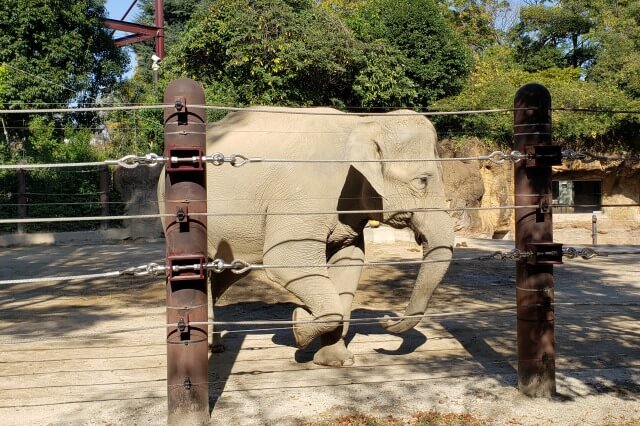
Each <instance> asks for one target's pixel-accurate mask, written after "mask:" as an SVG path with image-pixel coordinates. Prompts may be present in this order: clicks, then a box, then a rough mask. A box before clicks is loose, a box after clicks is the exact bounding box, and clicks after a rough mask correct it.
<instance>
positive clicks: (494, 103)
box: [436, 47, 640, 151]
mask: <svg viewBox="0 0 640 426" xmlns="http://www.w3.org/2000/svg"><path fill="white" fill-rule="evenodd" d="M497 75H499V76H500V79H496V78H495V76H497ZM531 82H537V83H541V84H543V85H545V86H546V87H547V88H548V89H549V91H550V93H551V97H552V102H553V105H552V106H553V108H556V109H558V110H560V109H587V110H601V111H603V112H602V113H582V112H575V111H556V112H554V113H553V115H552V117H553V125H554V138H555V142H556V143H558V144H564V145H566V146H570V147H574V148H590V149H596V150H600V151H611V150H629V149H631V150H638V149H640V137H639V136H638V135H639V130H640V116H639V115H638V114H633V113H616V114H611V113H607V112H605V111H607V110H616V111H624V110H626V111H630V110H634V109H635V110H638V109H639V108H640V104H639V103H638V102H636V101H634V100H632V99H630V98H629V97H628V96H626V94H625V93H624V92H622V91H621V90H619V89H617V88H615V87H612V86H605V85H600V84H597V83H595V82H591V81H585V80H584V79H582V77H581V70H580V69H578V68H572V67H567V68H557V67H554V68H547V69H545V70H541V71H536V72H530V71H527V70H525V69H523V68H522V66H521V65H520V64H519V63H518V62H517V60H516V57H515V52H514V51H513V50H512V49H510V48H509V47H495V48H491V49H489V50H488V51H487V52H486V54H485V55H484V56H483V58H482V60H481V61H479V62H478V64H477V65H476V68H475V70H474V72H473V74H472V78H471V82H470V84H469V85H467V86H466V87H465V89H464V90H463V91H462V92H461V93H460V94H459V95H458V96H456V97H451V98H448V99H445V100H442V101H440V102H438V103H437V104H436V106H437V107H438V108H441V109H446V110H449V109H451V110H458V109H485V108H512V107H513V97H514V94H515V92H516V91H517V89H518V88H519V87H521V86H522V85H524V84H527V83H531ZM438 121H439V123H440V124H441V131H442V133H444V134H447V132H449V136H450V137H453V138H458V137H465V136H467V137H468V136H476V137H481V138H483V139H484V140H485V141H488V142H489V143H497V144H498V145H503V146H509V145H511V143H512V139H511V138H512V126H513V116H512V114H510V113H501V114H482V115H470V116H465V117H463V118H459V119H455V120H454V119H450V118H444V119H439V120H438Z"/></svg>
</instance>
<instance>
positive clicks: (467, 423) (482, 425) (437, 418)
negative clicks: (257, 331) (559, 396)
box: [304, 410, 640, 426]
mask: <svg viewBox="0 0 640 426" xmlns="http://www.w3.org/2000/svg"><path fill="white" fill-rule="evenodd" d="M493 424H494V423H493V421H492V420H491V419H483V418H478V417H475V416H472V415H471V414H469V413H462V414H457V413H441V412H439V411H433V410H432V411H420V412H417V413H414V414H413V415H412V416H411V419H409V420H408V421H407V420H401V419H397V418H395V417H393V416H388V417H373V416H369V415H365V414H353V415H346V416H341V417H338V418H336V419H333V420H323V421H319V422H311V423H304V426H492V425H493ZM513 424H515V425H526V423H520V422H517V421H514V423H513ZM601 426H640V419H624V418H621V419H619V420H616V421H613V422H612V421H609V422H606V423H603V424H602V425H601Z"/></svg>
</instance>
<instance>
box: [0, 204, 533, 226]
mask: <svg viewBox="0 0 640 426" xmlns="http://www.w3.org/2000/svg"><path fill="white" fill-rule="evenodd" d="M537 207H539V206H538V205H533V204H532V205H527V206H496V207H452V208H424V209H420V208H418V209H406V210H397V209H381V210H330V211H311V212H303V211H299V212H255V213H231V212H222V213H195V212H194V213H189V216H192V217H203V216H206V217H226V216H314V215H348V214H376V213H397V214H404V213H435V212H454V211H466V210H469V211H482V210H512V209H530V208H537ZM163 217H171V218H175V217H176V215H175V214H169V213H154V214H139V215H119V216H75V217H50V218H27V219H0V225H1V224H19V223H56V222H81V221H103V220H128V219H158V218H163Z"/></svg>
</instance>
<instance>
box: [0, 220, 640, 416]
mask: <svg viewBox="0 0 640 426" xmlns="http://www.w3.org/2000/svg"><path fill="white" fill-rule="evenodd" d="M616 232H617V231H616ZM633 232H637V231H633ZM585 233H586V236H587V238H588V235H589V230H585V229H582V228H580V229H578V228H575V229H573V228H571V227H568V228H563V229H560V230H558V231H557V232H556V233H555V236H556V241H562V242H564V243H569V244H571V243H573V244H578V243H584V241H582V240H581V239H583V237H584V236H585ZM602 235H603V238H604V237H605V236H607V238H609V237H611V236H612V232H608V233H607V234H602ZM618 235H619V237H620V239H618V241H621V242H625V243H627V244H629V243H631V242H632V241H627V240H624V239H622V238H637V235H634V234H633V233H629V232H627V233H619V234H618ZM635 241H639V240H637V239H636V240H635ZM460 242H461V243H462V242H464V243H466V245H467V247H460V248H458V249H457V250H456V252H455V259H456V260H455V261H454V262H453V265H452V267H451V269H450V272H449V273H448V275H447V276H446V278H445V280H444V282H443V283H442V284H441V286H440V287H439V288H438V290H437V292H436V294H435V296H434V299H433V301H432V303H431V305H430V307H429V310H428V312H429V313H434V314H435V313H443V312H459V311H479V310H482V311H485V312H478V313H467V314H459V315H454V316H442V317H432V318H426V319H425V320H424V321H423V322H422V323H421V324H420V326H419V327H417V328H416V329H415V330H413V331H411V332H409V333H407V334H406V335H403V336H393V335H390V334H388V333H386V332H385V331H384V330H383V329H382V328H381V327H380V326H379V325H377V324H364V325H358V326H357V327H352V328H351V332H350V333H349V335H348V338H347V340H348V344H349V348H350V349H351V350H352V351H353V352H354V353H355V355H356V363H355V365H354V366H352V367H348V368H327V367H319V366H316V365H314V364H313V363H312V362H310V361H311V357H312V351H308V350H304V351H303V350H298V349H296V348H295V347H294V346H293V337H292V335H291V331H290V330H289V329H287V328H281V329H275V330H274V329H264V327H261V328H255V327H253V328H252V327H227V328H226V332H225V334H224V335H223V339H224V342H225V344H226V346H227V351H226V352H225V353H222V354H213V355H212V356H211V357H210V360H209V376H210V384H209V394H210V405H211V409H212V412H211V424H213V425H236V424H237V425H253V424H255V425H262V424H273V425H283V424H285V425H286V424H296V423H299V422H300V421H304V420H320V419H330V418H334V417H337V416H338V415H340V414H346V413H354V412H360V413H367V414H371V415H378V416H387V415H393V416H395V417H401V418H402V417H408V416H410V414H411V413H412V412H415V411H419V410H431V409H433V410H439V411H442V412H469V413H472V414H473V415H475V416H478V417H483V418H487V419H490V420H492V422H493V424H496V425H520V424H523V425H547V424H553V425H585V424H588V425H601V424H616V423H618V422H621V421H623V420H624V419H632V418H640V281H639V280H638V276H639V273H640V263H639V262H638V259H640V256H638V255H611V256H609V257H600V258H595V259H592V260H589V261H586V260H582V259H576V260H567V261H566V262H565V264H564V265H561V266H557V267H556V268H555V285H556V302H557V303H558V305H557V306H556V341H557V360H556V379H557V388H558V397H556V398H554V399H551V400H549V399H530V398H526V397H523V396H521V395H519V393H518V390H517V374H516V368H517V360H516V353H515V339H516V336H515V316H514V312H513V311H511V310H506V311H496V312H486V310H489V309H493V308H501V307H508V306H513V305H514V303H515V291H514V286H515V281H514V269H515V268H514V264H513V262H510V261H504V262H503V261H480V260H470V259H475V258H477V257H478V256H482V255H487V254H488V253H491V252H492V251H495V250H505V251H506V250H510V249H512V248H513V242H512V241H492V240H474V239H467V240H460ZM606 242H609V243H610V242H611V241H605V243H606ZM602 248H603V249H606V250H609V251H621V250H626V249H629V248H631V249H635V250H637V249H640V246H602ZM419 255H420V253H419V251H418V247H417V246H415V245H414V244H413V243H409V242H396V243H393V244H371V243H370V244H368V245H367V256H368V259H369V260H371V261H374V260H402V259H414V258H418V257H419ZM163 256H164V246H163V244H162V243H127V244H100V245H54V246H38V247H22V248H11V249H3V250H2V252H1V254H0V280H2V279H14V278H30V277H39V276H52V275H75V274H84V273H95V272H104V271H113V270H121V269H123V268H124V267H128V266H134V265H139V264H143V263H148V262H152V261H156V262H158V263H162V261H163ZM414 276H415V268H413V267H382V268H376V269H373V268H367V269H365V274H364V277H363V279H362V284H361V289H360V291H359V293H358V295H357V299H356V306H355V311H354V317H355V318H367V317H379V316H382V315H384V314H388V313H389V314H390V313H397V314H402V313H403V312H402V311H403V308H404V306H405V303H406V300H407V297H408V294H409V292H410V290H411V286H412V283H413V278H414ZM296 303H297V301H296V300H295V299H294V298H292V297H290V296H289V295H288V294H287V293H286V292H284V291H282V290H281V289H280V288H278V287H275V286H273V285H271V284H269V283H268V282H267V281H266V280H265V279H264V276H263V275H261V274H260V273H253V274H252V275H251V276H250V277H249V278H248V279H245V280H244V281H242V282H241V283H238V284H237V285H236V286H235V287H233V288H232V289H231V290H230V291H229V292H228V293H227V294H226V295H225V297H224V300H223V301H222V303H221V306H220V308H219V309H218V310H217V318H216V319H217V320H221V321H233V320H263V319H283V320H288V319H289V318H290V315H291V311H292V309H293V307H294V306H295V304H296ZM563 303H572V305H563ZM576 304H577V305H576ZM0 306H1V309H0V329H1V330H2V332H1V336H0V419H1V420H0V423H2V424H6V425H12V424H30V425H33V424H38V425H48V424H91V425H94V424H95V425H107V424H136V425H159V424H164V423H165V421H166V405H167V401H166V349H165V339H164V333H165V330H164V328H163V327H162V324H164V323H165V309H164V307H165V302H164V281H163V279H161V278H138V279H135V278H118V279H100V280H93V281H89V282H66V283H58V284H55V283H46V284H21V285H5V286H1V287H0ZM147 328H151V329H147ZM136 329H137V330H136Z"/></svg>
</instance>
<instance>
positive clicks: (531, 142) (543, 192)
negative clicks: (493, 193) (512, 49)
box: [513, 84, 562, 397]
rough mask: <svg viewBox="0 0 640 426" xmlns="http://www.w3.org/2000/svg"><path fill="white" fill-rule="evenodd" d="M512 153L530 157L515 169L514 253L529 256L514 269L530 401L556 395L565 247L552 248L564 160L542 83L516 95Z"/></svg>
mask: <svg viewBox="0 0 640 426" xmlns="http://www.w3.org/2000/svg"><path fill="white" fill-rule="evenodd" d="M514 104H515V108H516V109H515V112H514V132H513V133H514V149H515V150H516V151H519V152H520V153H523V154H527V155H528V158H527V159H526V160H524V161H520V162H517V163H516V164H515V167H514V182H515V205H516V206H531V205H537V206H538V207H536V208H518V209H516V213H515V217H516V224H515V225H516V229H515V231H516V249H518V250H521V251H525V252H531V253H532V254H531V255H530V256H528V257H526V258H523V259H521V260H519V261H518V262H517V264H516V304H517V339H518V389H519V390H520V392H521V393H523V394H525V395H527V396H536V397H537V396H546V397H548V396H552V395H554V394H555V392H556V381H555V335H554V305H553V303H554V290H553V264H555V263H561V262H562V246H561V245H558V244H554V243H553V226H552V219H551V204H552V195H551V194H552V192H551V166H552V165H554V164H557V163H558V162H559V161H560V160H561V152H560V149H559V148H560V147H555V146H552V145H551V96H550V94H549V91H548V90H547V89H546V88H545V87H544V86H541V85H539V84H527V85H525V86H523V87H521V88H520V89H519V90H518V92H517V93H516V96H515V102H514Z"/></svg>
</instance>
